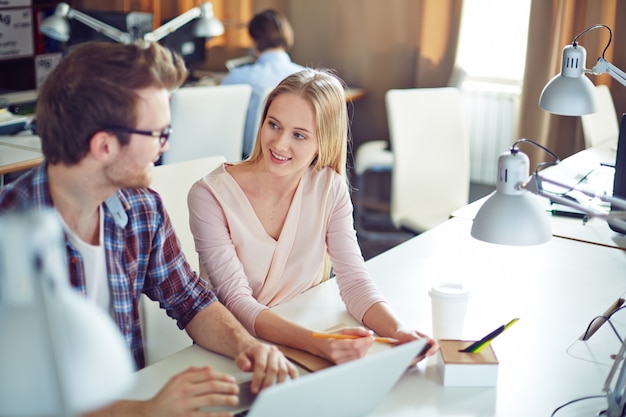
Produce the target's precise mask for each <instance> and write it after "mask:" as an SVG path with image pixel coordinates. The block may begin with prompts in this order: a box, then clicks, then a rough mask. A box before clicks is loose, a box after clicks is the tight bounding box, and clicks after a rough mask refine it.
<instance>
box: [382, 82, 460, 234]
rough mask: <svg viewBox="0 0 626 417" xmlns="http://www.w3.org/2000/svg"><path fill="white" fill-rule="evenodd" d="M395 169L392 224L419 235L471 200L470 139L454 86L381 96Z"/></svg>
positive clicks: (393, 91) (400, 91)
mask: <svg viewBox="0 0 626 417" xmlns="http://www.w3.org/2000/svg"><path fill="white" fill-rule="evenodd" d="M385 102H386V107H387V118H388V125H389V135H390V142H391V149H392V151H393V154H394V165H393V169H392V173H391V183H392V184H391V207H390V211H391V219H392V221H393V223H394V224H395V226H396V227H404V228H407V229H410V230H412V231H414V232H418V233H420V232H423V231H425V230H428V229H430V228H432V227H434V226H436V225H438V224H440V223H443V222H444V221H445V220H447V219H448V217H449V216H450V214H451V213H452V212H453V211H454V210H456V209H458V208H460V207H463V206H464V205H466V204H467V203H468V199H469V185H470V174H469V136H468V131H467V129H466V127H465V121H464V112H463V103H462V96H461V93H460V92H459V90H458V89H457V88H454V87H441V88H413V89H402V90H389V91H388V92H387V94H386V96H385Z"/></svg>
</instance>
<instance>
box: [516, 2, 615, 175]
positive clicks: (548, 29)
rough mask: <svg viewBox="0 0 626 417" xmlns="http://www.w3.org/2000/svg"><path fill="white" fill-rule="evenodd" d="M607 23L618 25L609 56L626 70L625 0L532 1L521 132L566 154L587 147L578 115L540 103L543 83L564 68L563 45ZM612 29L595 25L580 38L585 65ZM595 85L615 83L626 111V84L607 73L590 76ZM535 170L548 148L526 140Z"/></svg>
mask: <svg viewBox="0 0 626 417" xmlns="http://www.w3.org/2000/svg"><path fill="white" fill-rule="evenodd" d="M597 23H603V24H605V25H607V26H609V27H611V29H612V30H613V40H612V42H611V46H610V47H609V49H608V51H607V52H606V54H605V58H606V59H607V60H609V61H610V62H612V63H613V64H615V65H616V66H617V67H619V68H621V69H626V54H624V53H623V52H622V51H625V50H626V2H624V1H620V0H587V1H582V0H578V1H571V0H531V8H530V25H529V26H530V30H529V35H528V52H527V55H526V69H525V75H524V83H523V88H522V99H521V108H520V111H521V112H520V124H519V129H518V137H520V138H522V137H523V138H528V139H532V140H534V141H536V142H539V143H540V144H542V145H544V146H546V147H548V148H549V149H550V150H552V151H554V152H555V153H556V154H557V155H558V156H559V157H560V158H565V157H567V156H570V155H572V154H573V153H575V152H578V151H580V150H582V149H583V148H584V138H583V135H582V127H581V123H580V118H579V117H566V116H556V115H552V114H549V113H547V112H545V111H543V110H542V109H540V108H539V106H538V101H539V96H540V94H541V91H542V89H543V87H544V85H545V84H546V83H547V82H548V81H549V80H550V79H551V78H552V77H553V76H554V75H556V74H558V73H559V72H560V69H561V56H562V50H563V47H564V46H566V45H569V44H571V43H572V40H573V39H574V37H575V36H576V35H577V34H579V33H581V32H582V31H583V30H584V29H586V28H587V27H589V26H592V25H594V24H597ZM608 38H609V35H608V31H607V30H606V29H596V30H593V31H591V32H588V33H587V34H585V35H583V36H582V37H581V38H579V39H578V42H579V44H580V45H582V46H584V47H585V49H586V50H587V62H586V68H591V67H593V65H595V62H596V60H597V57H599V56H600V55H601V54H602V50H603V49H604V47H605V46H606V44H607V42H608ZM590 79H591V80H592V81H593V82H594V83H595V84H607V85H609V87H610V88H611V92H612V94H613V99H614V101H615V107H616V110H617V112H618V114H620V115H621V113H623V112H626V87H624V86H622V85H621V84H619V83H618V82H616V81H615V80H613V79H612V78H611V77H610V76H608V75H602V76H590ZM523 146H524V148H523V151H524V152H526V153H527V154H528V155H529V157H530V159H531V169H533V168H534V167H535V166H536V165H537V164H538V163H539V162H541V161H550V160H551V158H550V156H549V155H547V154H546V153H545V152H544V151H542V150H540V149H538V148H534V147H529V146H528V145H523Z"/></svg>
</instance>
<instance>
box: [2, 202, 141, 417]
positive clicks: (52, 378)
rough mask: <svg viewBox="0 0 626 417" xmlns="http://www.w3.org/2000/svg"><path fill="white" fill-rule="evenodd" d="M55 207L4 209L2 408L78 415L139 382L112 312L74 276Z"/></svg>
mask: <svg viewBox="0 0 626 417" xmlns="http://www.w3.org/2000/svg"><path fill="white" fill-rule="evenodd" d="M62 236H63V235H62V231H61V226H60V225H59V222H58V219H57V218H56V215H55V214H53V213H51V212H27V213H26V214H7V215H3V216H0V335H2V336H1V337H2V343H0V375H2V380H3V383H2V384H0V415H2V416H5V415H6V416H14V417H22V416H57V415H78V414H81V413H84V412H86V411H90V410H94V409H96V408H99V407H101V406H103V405H105V404H107V403H109V402H111V401H113V400H115V399H118V398H121V396H122V394H123V393H124V392H125V391H126V390H128V389H129V388H130V387H131V386H132V384H133V383H134V378H135V377H134V365H133V362H132V359H131V356H130V352H129V349H128V347H127V346H126V343H125V341H124V339H123V337H122V335H121V333H120V332H119V330H118V329H117V327H116V325H115V324H114V323H113V321H112V320H111V318H110V317H109V316H108V315H107V314H106V313H105V312H104V311H103V310H101V309H100V308H99V307H97V306H95V305H93V304H91V303H90V302H89V301H87V300H86V299H85V298H83V297H82V296H80V295H79V294H78V293H77V292H76V290H74V289H73V288H72V287H71V286H70V284H69V278H68V274H67V264H66V258H65V245H64V242H63V238H62Z"/></svg>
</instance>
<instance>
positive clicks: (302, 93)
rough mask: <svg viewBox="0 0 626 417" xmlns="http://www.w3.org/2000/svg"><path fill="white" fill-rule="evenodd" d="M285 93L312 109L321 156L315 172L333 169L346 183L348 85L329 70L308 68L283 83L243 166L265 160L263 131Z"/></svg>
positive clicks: (271, 98) (269, 100)
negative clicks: (277, 101)
mask: <svg viewBox="0 0 626 417" xmlns="http://www.w3.org/2000/svg"><path fill="white" fill-rule="evenodd" d="M282 94H295V95H297V96H299V97H300V98H303V99H304V100H305V101H307V102H308V103H309V104H310V105H311V107H313V110H314V112H315V128H316V132H317V139H318V153H317V157H316V158H315V159H314V160H313V162H312V164H311V165H312V166H314V167H315V168H316V169H322V168H326V167H330V168H332V169H333V170H335V171H336V172H337V173H339V174H340V175H341V176H343V177H344V178H346V180H347V174H346V158H347V152H348V136H349V126H348V110H347V107H346V95H345V85H344V83H343V81H342V80H341V79H339V77H337V76H336V75H335V74H333V73H332V72H331V71H330V70H326V69H305V70H302V71H299V72H296V73H295V74H292V75H290V76H288V77H287V78H285V79H284V80H282V81H281V82H280V84H278V86H276V88H274V90H272V92H271V93H270V94H269V95H268V97H267V100H266V102H265V106H264V108H263V114H262V115H261V122H260V125H259V126H260V127H259V130H258V131H257V135H256V142H255V144H254V148H253V149H252V153H251V154H250V157H249V158H248V159H247V160H246V161H244V162H243V163H255V162H257V161H259V160H261V159H262V157H263V150H262V149H261V141H260V140H259V137H260V132H261V129H262V127H263V124H264V123H265V118H266V117H267V111H268V109H269V107H270V105H271V104H272V101H274V99H275V98H276V97H278V96H280V95H282Z"/></svg>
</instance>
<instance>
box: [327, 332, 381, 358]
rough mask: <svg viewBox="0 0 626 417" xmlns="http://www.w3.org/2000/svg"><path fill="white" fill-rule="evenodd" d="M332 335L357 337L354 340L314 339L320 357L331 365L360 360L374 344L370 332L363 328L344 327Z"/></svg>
mask: <svg viewBox="0 0 626 417" xmlns="http://www.w3.org/2000/svg"><path fill="white" fill-rule="evenodd" d="M333 333H338V334H345V335H350V336H357V337H356V338H354V339H315V341H316V344H317V349H318V350H319V351H320V352H322V356H323V357H325V358H326V359H328V360H329V361H331V362H333V363H343V362H348V361H351V360H353V359H358V358H362V357H363V356H365V354H366V353H367V350H368V349H369V348H370V346H372V344H373V343H374V337H373V334H372V332H371V330H367V329H365V328H363V327H346V328H343V329H341V330H338V331H335V332H333Z"/></svg>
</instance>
